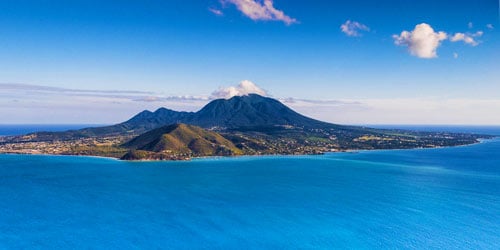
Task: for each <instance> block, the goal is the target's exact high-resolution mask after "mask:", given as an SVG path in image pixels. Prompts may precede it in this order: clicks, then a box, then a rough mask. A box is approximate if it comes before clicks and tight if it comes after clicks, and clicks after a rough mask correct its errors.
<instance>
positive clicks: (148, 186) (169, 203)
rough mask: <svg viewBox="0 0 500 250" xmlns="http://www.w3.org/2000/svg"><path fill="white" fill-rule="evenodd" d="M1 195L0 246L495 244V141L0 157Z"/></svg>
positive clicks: (498, 197) (498, 237) (498, 230)
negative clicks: (214, 153)
mask: <svg viewBox="0 0 500 250" xmlns="http://www.w3.org/2000/svg"><path fill="white" fill-rule="evenodd" d="M495 131H496V134H499V135H500V129H497V130H495ZM0 197H1V198H2V202H0V248H16V249H18V248H45V249H53V248H64V249H67V248H106V249H108V248H125V249H129V248H139V249H149V248H180V249H194V248H237V249H240V248H243V249H247V248H250V249H262V248H267V249H269V248H271V249H283V248H301V249H302V248H323V249H332V248H350V249H366V248H368V249H373V248H378V249H380V248H384V249H385V248H413V249H436V248H439V249H499V248H500V139H494V140H489V141H485V142H483V143H481V144H475V145H471V146H464V147H454V148H441V149H418V150H390V151H384V150H380V151H362V152H356V153H332V154H327V155H322V156H286V157H285V156H275V157H238V158H215V159H198V160H193V161H189V162H122V161H117V160H112V159H103V158H91V157H72V156H27V155H0Z"/></svg>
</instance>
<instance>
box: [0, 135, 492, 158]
mask: <svg viewBox="0 0 500 250" xmlns="http://www.w3.org/2000/svg"><path fill="white" fill-rule="evenodd" d="M499 138H500V136H493V137H492V138H489V139H478V141H477V142H474V143H470V144H463V145H453V146H445V147H428V148H424V147H419V148H394V149H347V150H337V151H326V152H322V153H319V154H261V155H232V156H198V157H191V158H189V159H185V160H155V159H143V160H122V159H120V158H118V157H111V156H99V155H78V154H45V153H22V152H5V153H3V152H0V155H36V156H38V155H39V156H67V157H90V158H98V159H109V160H114V161H122V162H188V161H192V160H214V159H235V158H241V157H252V158H253V157H273V156H282V157H294V156H296V157H301V156H314V155H326V154H336V153H359V152H374V151H400V150H432V149H444V148H456V147H468V146H473V145H478V144H481V143H485V142H488V141H492V140H495V139H499Z"/></svg>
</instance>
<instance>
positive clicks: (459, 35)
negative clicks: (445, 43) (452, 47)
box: [450, 31, 483, 46]
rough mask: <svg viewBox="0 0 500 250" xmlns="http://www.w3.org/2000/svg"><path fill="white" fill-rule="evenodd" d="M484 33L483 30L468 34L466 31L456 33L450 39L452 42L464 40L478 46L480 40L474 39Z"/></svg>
mask: <svg viewBox="0 0 500 250" xmlns="http://www.w3.org/2000/svg"><path fill="white" fill-rule="evenodd" d="M482 35H483V32H482V31H478V32H476V33H474V34H466V33H460V32H458V33H455V35H453V36H452V37H451V38H450V41H452V42H459V41H463V42H464V43H466V44H469V45H472V46H477V45H479V42H478V41H476V40H475V39H474V37H481V36H482Z"/></svg>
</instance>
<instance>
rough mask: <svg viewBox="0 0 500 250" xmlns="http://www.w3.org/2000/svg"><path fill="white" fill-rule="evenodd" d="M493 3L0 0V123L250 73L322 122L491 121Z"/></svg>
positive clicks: (203, 96)
mask: <svg viewBox="0 0 500 250" xmlns="http://www.w3.org/2000/svg"><path fill="white" fill-rule="evenodd" d="M266 4H268V5H266ZM255 6H257V8H254V9H249V8H253V7H255ZM266 6H267V7H266ZM269 6H271V7H269ZM498 11H499V7H498V1H496V0H479V1H474V0H470V1H469V0H467V1H460V0H459V1H457V0H454V1H430V0H424V1H411V0H400V1H396V0H392V1H389V0H382V1H368V0H364V1H361V0H359V1H295V0H288V1H287V0H274V1H269V0H267V1H264V0H222V1H219V0H213V1H194V0H193V1H189V0H188V1H186V0H184V1H181V0H163V1H88V0H87V1H78V0H75V1H42V0H37V1H34V0H33V1H23V0H18V1H1V2H0V55H1V58H2V60H0V91H1V92H0V104H1V105H2V106H1V107H0V115H2V117H5V118H4V119H3V121H2V122H1V123H51V122H52V123H54V122H55V123H114V122H120V121H121V120H124V119H126V118H128V117H129V116H131V115H133V114H134V113H135V112H137V111H140V110H141V109H145V108H147V109H155V108H156V107H160V106H166V107H170V108H176V109H183V110H196V109H197V108H199V107H201V106H202V105H203V104H205V103H206V102H207V101H209V100H210V98H211V95H212V93H213V92H214V91H215V90H217V89H219V88H221V87H229V86H235V85H237V84H239V83H240V82H241V81H242V80H250V81H251V82H253V83H255V84H257V85H258V86H259V87H260V88H262V89H264V90H265V91H266V94H268V95H270V96H273V97H276V98H280V99H283V100H284V99H286V98H293V99H296V100H302V101H300V102H299V101H293V102H291V101H290V102H288V103H287V104H288V105H290V106H292V107H293V108H294V109H297V110H298V111H301V112H304V113H306V114H308V115H310V116H313V117H315V118H319V119H324V120H328V121H332V122H339V123H352V124H359V123H424V124H432V123H440V124H443V123H444V124H447V123H449V124H500V118H494V117H500V111H499V110H500V104H499V103H500V73H499V72H500V71H499V70H498V68H499V66H500V63H499V60H500V59H498V58H500V53H499V51H500V50H499V49H500V48H499V47H500V43H499V42H498V39H499V35H498V33H499V32H498V29H500V23H499V15H498ZM347 21H350V23H347V24H349V25H347V24H346V22H347ZM422 23H424V24H426V25H427V26H425V27H424V26H419V28H416V25H419V24H422ZM343 24H344V25H347V26H346V27H347V30H344V32H343V31H342V29H341V25H343ZM429 27H430V28H431V29H432V32H433V33H431V36H430V37H431V40H432V39H434V40H433V41H425V42H423V43H422V41H420V40H418V34H420V33H422V32H423V33H425V32H429V29H428V28H429ZM403 31H408V33H409V35H408V36H406V35H403V34H402V32H403ZM353 32H354V33H353ZM356 32H357V34H356ZM419 32H420V33H419ZM439 32H442V34H444V35H443V36H442V37H439ZM425 34H427V33H425ZM444 36H446V38H444ZM471 39H472V40H471ZM398 41H399V42H398ZM396 43H397V44H396ZM15 84H18V85H19V86H14V85H15ZM30 86H31V87H30ZM49 89H50V90H49ZM82 90H83V92H82ZM85 91H87V92H85ZM89 91H90V92H89ZM102 91H105V92H102ZM120 91H121V92H120ZM123 91H132V92H131V93H123ZM68 93H70V94H68ZM103 93H104V94H103ZM103 95H104V96H103ZM178 96H183V98H177V99H176V98H173V97H178ZM186 97H189V98H186ZM141 100H144V101H141ZM288 100H291V99H288ZM317 101H322V102H321V105H319V104H318V102H317ZM394 106H398V107H400V108H399V109H395V108H394ZM75 110H76V111H77V112H75ZM410 110H411V114H412V115H409V114H408V113H409V112H410ZM478 110H480V112H478ZM443 111H445V112H448V115H447V116H446V115H445V116H443V115H442V113H443ZM468 112H469V113H468ZM110 114H111V115H110ZM464 115H465V116H467V117H468V118H464V117H463V116H464ZM495 115H496V116H495Z"/></svg>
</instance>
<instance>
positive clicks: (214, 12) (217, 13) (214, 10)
mask: <svg viewBox="0 0 500 250" xmlns="http://www.w3.org/2000/svg"><path fill="white" fill-rule="evenodd" d="M208 11H210V12H212V13H213V14H214V15H216V16H223V15H224V13H223V12H222V11H221V10H218V9H214V8H208Z"/></svg>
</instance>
